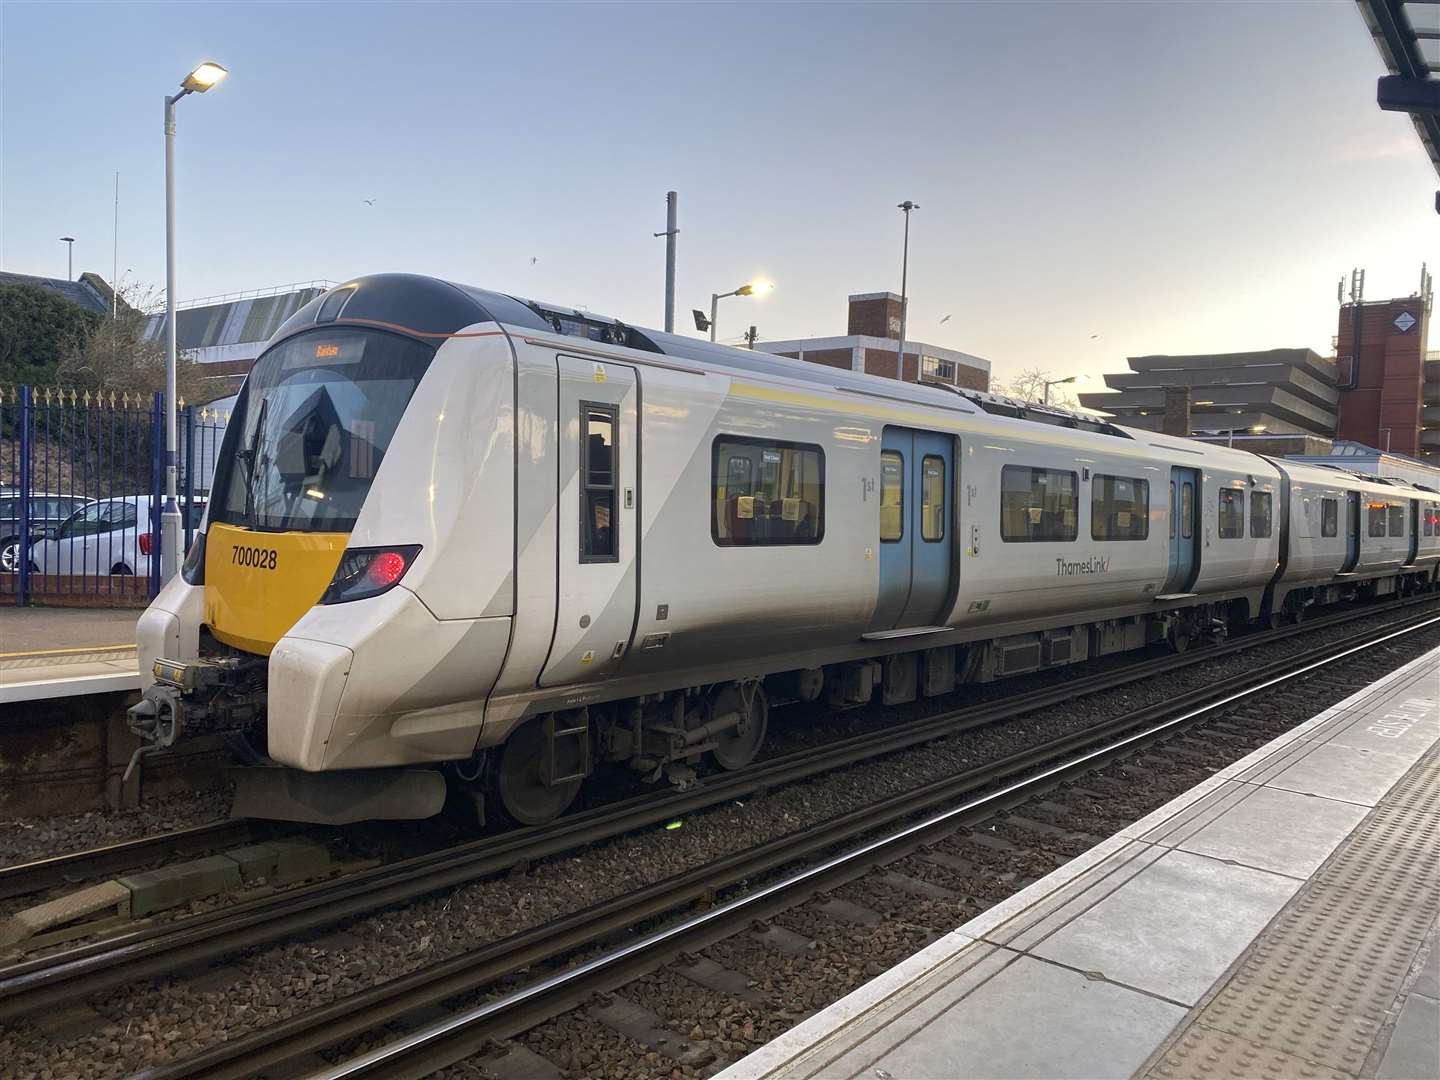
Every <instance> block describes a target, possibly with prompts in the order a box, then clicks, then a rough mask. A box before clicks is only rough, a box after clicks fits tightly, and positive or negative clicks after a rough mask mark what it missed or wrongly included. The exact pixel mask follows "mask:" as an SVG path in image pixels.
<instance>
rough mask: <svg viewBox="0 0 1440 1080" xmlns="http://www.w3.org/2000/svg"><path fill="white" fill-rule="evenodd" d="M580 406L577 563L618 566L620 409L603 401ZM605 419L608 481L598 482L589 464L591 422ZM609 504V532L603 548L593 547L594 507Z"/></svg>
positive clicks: (601, 480)
mask: <svg viewBox="0 0 1440 1080" xmlns="http://www.w3.org/2000/svg"><path fill="white" fill-rule="evenodd" d="M579 405H580V484H579V487H580V523H579V524H580V529H579V532H580V561H581V562H582V563H618V562H619V561H620V520H619V519H620V514H619V510H620V507H619V505H618V499H617V498H616V493H617V492H618V491H619V490H620V477H619V475H618V473H619V470H620V406H618V405H616V404H614V403H612V402H605V401H582V402H580V403H579ZM597 416H604V417H605V419H606V420H607V421H608V423H609V425H610V468H609V480H608V481H606V480H604V479H603V478H597V476H598V475H599V474H597V473H596V472H595V471H594V470H593V469H592V467H591V465H592V463H591V461H590V422H591V420H592V419H593V418H595V417H597ZM606 497H608V498H609V500H610V532H609V535H608V536H607V537H606V541H607V542H606V543H605V544H604V545H603V548H602V547H601V546H599V545H597V544H596V540H597V538H598V530H597V529H596V528H595V515H594V511H595V509H596V507H598V506H599V505H601V503H602V500H603V499H604V498H606Z"/></svg>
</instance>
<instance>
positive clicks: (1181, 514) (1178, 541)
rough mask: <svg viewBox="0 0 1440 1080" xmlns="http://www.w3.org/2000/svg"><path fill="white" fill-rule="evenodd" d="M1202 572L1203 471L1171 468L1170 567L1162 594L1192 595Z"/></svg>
mask: <svg viewBox="0 0 1440 1080" xmlns="http://www.w3.org/2000/svg"><path fill="white" fill-rule="evenodd" d="M1199 569H1200V472H1199V470H1198V469H1184V468H1181V467H1179V466H1178V465H1177V466H1173V467H1172V468H1171V469H1170V565H1169V570H1168V573H1167V574H1166V575H1165V587H1164V588H1163V589H1162V590H1161V595H1166V594H1170V593H1183V592H1188V591H1189V589H1190V587H1191V586H1192V585H1194V584H1195V577H1196V575H1197V573H1198V572H1199Z"/></svg>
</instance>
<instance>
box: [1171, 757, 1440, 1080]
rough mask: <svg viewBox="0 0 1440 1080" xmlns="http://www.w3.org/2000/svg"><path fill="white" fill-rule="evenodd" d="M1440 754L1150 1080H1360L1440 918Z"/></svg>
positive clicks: (1325, 874) (1277, 928)
mask: <svg viewBox="0 0 1440 1080" xmlns="http://www.w3.org/2000/svg"><path fill="white" fill-rule="evenodd" d="M1437 851H1440V745H1437V746H1435V747H1432V748H1431V749H1430V750H1429V751H1428V752H1427V753H1426V754H1425V756H1424V757H1422V758H1421V759H1420V761H1419V762H1417V763H1416V765H1415V766H1414V767H1413V768H1412V769H1411V770H1410V771H1409V772H1408V773H1407V774H1406V775H1405V776H1404V777H1402V778H1401V779H1400V781H1399V782H1398V783H1397V784H1396V785H1395V787H1394V788H1392V789H1391V791H1390V793H1389V794H1388V795H1387V796H1386V797H1385V799H1384V800H1383V801H1382V802H1381V803H1380V805H1379V806H1377V807H1376V808H1375V810H1373V811H1372V812H1371V813H1370V815H1369V816H1368V817H1366V819H1365V820H1364V821H1363V822H1361V823H1360V826H1359V827H1358V828H1357V829H1356V830H1355V832H1354V833H1352V834H1351V835H1350V837H1348V838H1347V839H1346V840H1345V842H1344V843H1343V844H1341V846H1340V847H1339V848H1338V849H1336V852H1335V854H1334V855H1333V856H1332V857H1331V859H1330V861H1329V862H1328V863H1326V865H1325V866H1324V867H1322V868H1321V870H1320V871H1319V873H1318V874H1316V876H1315V877H1313V878H1312V879H1311V880H1310V882H1309V883H1308V884H1307V885H1306V886H1305V887H1304V888H1303V889H1301V890H1300V892H1299V893H1297V894H1296V896H1295V898H1294V899H1293V900H1292V901H1291V902H1290V903H1289V904H1288V905H1287V906H1286V907H1285V909H1284V910H1283V911H1281V913H1280V914H1279V915H1278V916H1276V918H1275V920H1274V921H1273V922H1272V923H1271V924H1270V926H1269V927H1268V928H1267V929H1266V930H1265V932H1264V933H1263V934H1262V935H1261V936H1260V938H1259V939H1258V940H1257V941H1256V943H1255V944H1254V945H1253V946H1252V947H1251V949H1250V951H1249V953H1247V954H1246V956H1245V957H1244V959H1243V960H1242V961H1241V962H1240V966H1239V967H1238V968H1237V969H1236V970H1235V972H1234V974H1233V975H1231V977H1230V978H1229V980H1228V981H1227V982H1226V983H1225V984H1224V985H1223V986H1222V987H1221V988H1220V990H1219V991H1218V993H1216V994H1215V995H1214V996H1213V997H1212V999H1211V1000H1210V1001H1209V1003H1208V1004H1206V1005H1204V1006H1202V1007H1201V1008H1200V1009H1199V1010H1198V1011H1197V1012H1196V1013H1192V1015H1191V1017H1190V1018H1189V1020H1188V1021H1187V1023H1186V1026H1185V1027H1183V1028H1182V1029H1181V1030H1180V1031H1179V1032H1178V1033H1177V1035H1176V1036H1175V1037H1174V1039H1173V1041H1172V1042H1171V1044H1170V1046H1169V1047H1167V1048H1166V1050H1165V1051H1164V1053H1163V1054H1162V1055H1161V1056H1160V1058H1159V1059H1158V1060H1157V1061H1156V1062H1155V1063H1154V1065H1153V1066H1152V1067H1151V1068H1150V1070H1149V1072H1148V1073H1147V1074H1146V1076H1147V1077H1150V1078H1164V1080H1181V1078H1186V1077H1219V1076H1245V1077H1289V1076H1297V1075H1300V1076H1335V1075H1342V1076H1349V1077H1356V1076H1358V1075H1359V1074H1360V1070H1361V1067H1362V1066H1363V1065H1364V1063H1365V1059H1366V1056H1367V1055H1368V1054H1369V1052H1370V1048H1371V1046H1372V1045H1373V1043H1374V1041H1375V1036H1376V1034H1377V1033H1378V1032H1379V1031H1380V1029H1381V1027H1382V1025H1383V1024H1384V1022H1385V1019H1386V1015H1387V1012H1388V1011H1389V1010H1390V1008H1391V1007H1392V1006H1393V1005H1394V1003H1395V997H1396V994H1397V993H1398V992H1399V990H1400V987H1401V984H1402V982H1403V981H1404V979H1405V975H1406V972H1407V971H1408V970H1409V968H1410V964H1411V962H1412V961H1413V960H1414V959H1415V956H1416V953H1417V952H1418V951H1419V948H1420V945H1421V944H1422V942H1423V941H1424V938H1425V932H1426V930H1427V929H1428V928H1429V927H1430V924H1431V923H1432V922H1433V921H1434V920H1435V918H1436V914H1437V911H1440V859H1437V858H1436V852H1437Z"/></svg>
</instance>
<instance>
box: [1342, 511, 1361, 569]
mask: <svg viewBox="0 0 1440 1080" xmlns="http://www.w3.org/2000/svg"><path fill="white" fill-rule="evenodd" d="M1359 561H1360V493H1359V492H1358V491H1352V492H1349V503H1348V505H1347V506H1346V507H1345V563H1344V565H1343V566H1341V567H1340V573H1342V574H1348V573H1350V571H1352V570H1354V569H1355V564H1356V563H1358V562H1359Z"/></svg>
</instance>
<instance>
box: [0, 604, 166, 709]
mask: <svg viewBox="0 0 1440 1080" xmlns="http://www.w3.org/2000/svg"><path fill="white" fill-rule="evenodd" d="M139 614H140V613H139V612H137V611H131V610H123V609H122V610H116V609H114V608H98V609H94V610H89V609H81V608H37V607H32V608H18V607H17V608H4V607H0V704H3V703H6V702H16V701H37V700H41V699H44V698H57V697H73V696H75V695H78V694H94V693H105V692H110V691H114V690H135V689H138V688H139V686H140V675H139V672H138V670H137V669H136V654H135V621H136V619H137V618H138V617H139Z"/></svg>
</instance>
